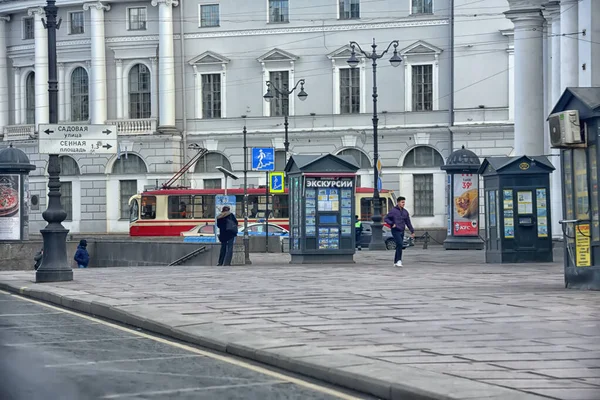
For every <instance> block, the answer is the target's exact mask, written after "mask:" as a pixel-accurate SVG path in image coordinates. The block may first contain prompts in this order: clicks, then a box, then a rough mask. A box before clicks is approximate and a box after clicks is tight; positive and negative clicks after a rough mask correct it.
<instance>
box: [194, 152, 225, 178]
mask: <svg viewBox="0 0 600 400" xmlns="http://www.w3.org/2000/svg"><path fill="white" fill-rule="evenodd" d="M218 166H221V167H223V168H225V169H227V170H229V171H231V170H232V169H231V163H230V162H229V160H228V159H227V157H225V156H224V155H223V154H221V153H216V152H211V153H206V154H205V155H204V156H203V157H202V158H201V159H199V160H198V162H197V163H196V167H195V168H194V172H195V173H198V174H201V173H205V172H207V173H214V172H217V173H218V172H219V171H217V170H216V169H215V168H216V167H218Z"/></svg>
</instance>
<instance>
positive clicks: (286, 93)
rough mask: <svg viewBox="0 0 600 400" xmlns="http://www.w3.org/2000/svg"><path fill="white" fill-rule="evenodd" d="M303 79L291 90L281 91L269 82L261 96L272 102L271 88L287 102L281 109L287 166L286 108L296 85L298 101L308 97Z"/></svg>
mask: <svg viewBox="0 0 600 400" xmlns="http://www.w3.org/2000/svg"><path fill="white" fill-rule="evenodd" d="M304 83H305V81H304V79H300V80H299V81H298V82H296V85H294V87H293V88H292V90H282V89H280V88H278V87H277V86H275V85H274V84H273V82H271V81H267V93H265V95H264V96H263V98H264V99H265V100H266V101H269V102H270V101H271V100H273V98H274V97H275V96H274V95H273V92H272V91H271V88H273V90H274V91H276V92H277V93H279V94H281V95H282V96H285V98H286V99H287V100H288V103H287V105H288V106H287V107H282V108H283V117H284V120H283V126H284V129H285V140H284V142H283V146H284V148H285V162H286V164H287V160H288V152H289V150H290V141H289V140H288V126H289V124H288V114H289V113H288V108H289V106H290V102H289V98H290V94H292V93H294V91H295V90H296V89H297V88H298V85H300V92H299V93H298V98H299V99H300V101H304V100H306V98H307V97H308V94H307V93H306V92H305V91H304Z"/></svg>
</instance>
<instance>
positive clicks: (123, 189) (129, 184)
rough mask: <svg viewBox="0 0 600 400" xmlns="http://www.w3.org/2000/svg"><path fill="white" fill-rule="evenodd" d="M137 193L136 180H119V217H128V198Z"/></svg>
mask: <svg viewBox="0 0 600 400" xmlns="http://www.w3.org/2000/svg"><path fill="white" fill-rule="evenodd" d="M136 194H137V180H134V179H128V180H120V181H119V200H120V201H119V210H120V219H129V199H130V198H131V196H135V195H136Z"/></svg>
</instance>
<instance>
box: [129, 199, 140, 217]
mask: <svg viewBox="0 0 600 400" xmlns="http://www.w3.org/2000/svg"><path fill="white" fill-rule="evenodd" d="M139 217H140V205H139V204H138V201H137V199H136V200H133V201H132V202H131V205H130V206H129V222H135V221H137V220H138V218H139Z"/></svg>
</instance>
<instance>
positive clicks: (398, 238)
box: [384, 196, 415, 267]
mask: <svg viewBox="0 0 600 400" xmlns="http://www.w3.org/2000/svg"><path fill="white" fill-rule="evenodd" d="M396 201H397V204H396V207H394V208H392V209H391V210H390V212H389V213H388V214H387V215H386V216H385V218H384V221H385V223H386V224H388V225H389V226H390V227H391V228H392V236H393V237H394V242H396V254H395V255H394V266H396V267H401V266H402V247H403V245H404V230H405V229H406V228H407V227H408V229H409V230H410V237H411V238H413V239H414V238H415V229H414V228H413V226H412V223H411V222H410V215H409V214H408V211H406V208H404V206H405V204H406V199H405V198H404V197H402V196H400V197H398V199H396Z"/></svg>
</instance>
